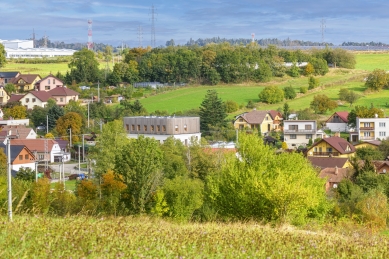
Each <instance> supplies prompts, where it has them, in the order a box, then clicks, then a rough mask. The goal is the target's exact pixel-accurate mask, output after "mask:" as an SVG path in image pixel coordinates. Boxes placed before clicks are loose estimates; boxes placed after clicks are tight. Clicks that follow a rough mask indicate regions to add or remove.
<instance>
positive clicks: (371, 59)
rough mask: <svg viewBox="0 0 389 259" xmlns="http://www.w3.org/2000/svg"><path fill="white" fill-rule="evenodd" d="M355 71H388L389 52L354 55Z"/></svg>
mask: <svg viewBox="0 0 389 259" xmlns="http://www.w3.org/2000/svg"><path fill="white" fill-rule="evenodd" d="M355 58H356V61H357V64H356V66H355V68H356V69H362V70H368V71H373V70H374V69H376V68H380V69H384V70H389V52H371V53H367V52H363V53H356V55H355Z"/></svg>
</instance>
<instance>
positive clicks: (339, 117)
mask: <svg viewBox="0 0 389 259" xmlns="http://www.w3.org/2000/svg"><path fill="white" fill-rule="evenodd" d="M347 117H348V112H347V111H341V112H335V113H334V114H332V115H331V117H329V118H328V120H327V121H326V128H327V129H329V130H331V131H333V132H349V131H350V128H349V126H348V119H347Z"/></svg>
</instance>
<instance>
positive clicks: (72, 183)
mask: <svg viewBox="0 0 389 259" xmlns="http://www.w3.org/2000/svg"><path fill="white" fill-rule="evenodd" d="M76 183H77V180H68V181H65V189H66V190H69V191H74V190H75V189H76ZM56 184H57V183H51V184H50V187H51V188H52V189H53V188H55V185H56Z"/></svg>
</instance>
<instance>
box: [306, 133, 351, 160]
mask: <svg viewBox="0 0 389 259" xmlns="http://www.w3.org/2000/svg"><path fill="white" fill-rule="evenodd" d="M354 154H355V147H354V146H353V145H352V144H351V143H349V142H348V141H347V140H345V139H344V138H340V137H329V138H323V139H321V140H319V141H318V142H316V143H315V144H313V145H312V147H310V148H309V149H308V151H307V156H323V157H343V158H349V157H352V156H354Z"/></svg>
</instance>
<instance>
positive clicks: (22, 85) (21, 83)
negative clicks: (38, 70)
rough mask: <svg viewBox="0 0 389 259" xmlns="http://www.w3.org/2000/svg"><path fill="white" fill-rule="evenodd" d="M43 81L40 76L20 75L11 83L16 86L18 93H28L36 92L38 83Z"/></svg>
mask: <svg viewBox="0 0 389 259" xmlns="http://www.w3.org/2000/svg"><path fill="white" fill-rule="evenodd" d="M41 79H42V78H41V76H40V75H38V74H20V75H18V76H17V77H15V78H14V79H12V80H11V83H12V84H14V85H15V87H16V90H17V91H19V92H26V91H31V90H34V88H35V84H36V82H38V81H39V80H41Z"/></svg>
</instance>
